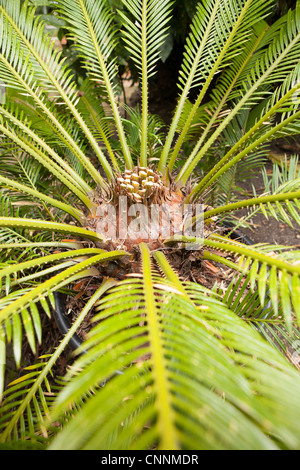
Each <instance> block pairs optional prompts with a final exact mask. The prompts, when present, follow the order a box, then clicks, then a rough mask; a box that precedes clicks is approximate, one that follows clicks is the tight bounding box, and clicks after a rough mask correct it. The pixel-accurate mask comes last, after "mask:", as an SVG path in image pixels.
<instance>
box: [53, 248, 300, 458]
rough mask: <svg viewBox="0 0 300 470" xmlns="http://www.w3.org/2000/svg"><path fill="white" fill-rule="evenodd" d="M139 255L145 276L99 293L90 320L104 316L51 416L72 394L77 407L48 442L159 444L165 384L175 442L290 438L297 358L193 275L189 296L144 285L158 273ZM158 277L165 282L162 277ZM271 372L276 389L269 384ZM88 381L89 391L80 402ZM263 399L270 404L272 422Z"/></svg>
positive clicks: (213, 445) (268, 443)
mask: <svg viewBox="0 0 300 470" xmlns="http://www.w3.org/2000/svg"><path fill="white" fill-rule="evenodd" d="M142 249H143V248H142ZM145 256H146V255H145V253H144V269H145V271H144V278H143V279H128V280H126V281H122V282H121V283H120V284H119V285H118V286H117V287H114V288H113V289H112V290H111V291H110V292H108V293H107V295H106V296H105V298H103V299H101V301H100V303H99V314H98V315H97V316H96V317H95V321H97V322H99V321H100V324H98V325H97V326H95V327H94V329H93V330H92V331H91V333H90V337H89V339H88V340H87V341H86V342H85V344H84V346H85V347H86V350H87V352H86V354H85V355H84V356H81V357H80V358H79V359H78V360H77V362H76V364H75V366H76V367H75V370H74V372H70V373H69V376H68V383H67V385H66V387H65V388H64V390H63V391H62V392H61V393H60V394H59V395H58V397H57V399H56V401H55V403H54V408H53V414H52V419H59V417H60V416H62V415H63V413H64V412H65V410H67V409H69V408H70V407H71V408H72V407H75V406H76V403H77V402H80V403H81V406H80V409H79V410H78V411H77V412H76V414H75V415H74V416H73V418H72V419H71V420H67V421H66V422H64V426H63V430H62V431H61V432H60V433H59V434H58V435H57V436H56V437H55V438H54V440H53V442H52V444H51V445H50V448H51V449H103V448H106V449H111V450H113V449H145V448H151V447H153V446H155V448H160V449H163V448H164V447H162V446H163V443H164V442H165V441H164V435H163V434H162V433H163V432H164V427H165V426H166V425H167V422H165V423H162V422H161V420H160V418H161V416H162V413H163V410H162V409H161V405H160V402H159V400H160V399H161V398H162V396H161V392H162V391H163V393H164V394H166V395H168V399H169V400H170V403H171V404H172V415H173V416H174V418H173V419H171V421H170V422H169V423H170V426H171V427H172V428H171V429H170V431H172V435H174V437H175V439H176V442H177V447H178V448H179V449H203V448H205V449H208V448H209V449H220V448H222V449H229V448H230V449H234V448H239V449H241V448H243V449H246V448H252V449H253V448H255V449H258V448H260V449H272V448H274V449H275V448H276V447H277V445H278V440H277V438H278V437H279V436H280V441H283V442H284V443H285V445H287V447H290V446H291V447H293V446H295V445H296V441H295V438H296V436H297V433H296V434H295V433H293V432H291V431H292V429H294V428H293V424H292V422H294V423H295V421H294V419H293V418H292V416H294V412H295V413H299V410H298V408H299V406H298V404H297V403H298V401H297V393H293V395H292V398H291V400H292V401H293V403H294V405H296V410H293V406H292V404H291V402H289V401H288V396H289V389H288V388H289V387H288V384H289V383H290V384H292V383H293V381H294V379H295V378H297V384H298V382H299V378H298V375H297V373H296V372H295V370H294V369H293V367H292V366H291V365H289V364H288V363H287V362H286V360H285V359H284V358H283V357H282V356H281V355H280V353H279V352H278V351H276V350H274V349H273V348H272V347H271V346H270V345H268V344H267V343H266V342H265V341H263V340H262V339H261V337H260V335H259V334H258V333H257V332H255V331H254V329H253V328H252V327H251V326H249V325H247V324H246V323H245V322H244V321H243V320H240V319H237V317H236V315H235V314H233V313H232V312H230V311H229V310H228V309H227V308H226V307H224V305H222V304H221V303H220V302H219V301H217V300H215V299H213V298H212V297H211V298H209V297H207V296H206V295H204V294H203V293H202V294H201V293H200V292H199V290H198V288H197V286H196V285H194V284H193V283H191V284H189V290H187V291H186V292H189V294H190V293H191V292H192V293H193V295H192V297H190V299H193V300H190V299H185V297H184V296H183V295H181V293H179V292H178V293H177V294H176V293H175V292H174V290H173V287H172V286H174V284H173V283H172V282H171V283H170V284H169V291H168V289H166V290H161V289H159V287H158V288H155V287H153V286H152V287H151V284H149V283H148V282H147V285H145V281H146V279H148V276H151V275H152V276H153V275H154V274H153V273H154V271H152V269H151V264H150V260H149V258H147V260H148V261H146V260H145ZM160 262H161V263H163V264H164V261H163V260H162V259H160ZM163 264H162V265H163ZM166 271H167V272H169V268H168V267H167V266H166ZM151 272H152V274H151ZM170 275H171V277H172V276H173V274H171V273H170ZM155 278H156V280H158V278H157V276H155ZM149 282H150V280H149ZM161 282H162V283H163V284H164V285H165V286H166V280H161ZM176 283H178V280H177V281H176ZM124 299H126V302H125V300H124ZM133 305H135V308H132V306H133ZM149 307H150V311H149V310H148V309H149ZM152 315H153V316H154V318H153V319H149V317H151V316H152ZM221 318H222V319H223V320H222V322H221V324H220V319H221ZM141 320H142V323H141ZM152 320H153V322H154V323H153V324H152V323H151V322H152ZM148 322H150V324H149V323H148ZM151 325H152V326H151ZM154 325H156V326H155V327H154V330H153V329H152V328H153V326H154ZM157 328H158V329H157ZM155 331H156V332H157V333H155ZM155 337H157V340H158V342H156V340H155ZM240 343H242V344H240ZM227 346H228V347H227ZM212 351H213V352H212ZM269 352H270V353H271V356H270V355H269ZM116 356H117V357H118V358H119V360H118V361H117V362H116V361H115V357H116ZM254 357H255V359H254ZM266 357H268V362H266V361H265V358H266ZM120 358H122V360H120ZM159 363H160V368H167V371H166V375H164V377H165V378H166V380H167V381H166V382H165V381H162V382H160V383H159V384H158V383H157V382H156V381H158V380H159V377H158V376H157V370H156V367H157V365H158V364H159ZM241 364H242V365H243V366H242V367H240V365H241ZM277 381H280V382H279V383H280V384H281V388H280V393H277V392H278V389H276V392H275V389H274V384H275V383H277ZM104 384H105V386H103V385H104ZM158 387H159V388H158ZM297 387H298V385H296V388H297ZM275 388H276V387H275ZM91 389H93V392H94V394H93V396H92V397H90V399H89V400H88V401H87V402H82V398H83V397H84V396H85V395H86V393H87V392H88V391H89V390H91ZM294 391H295V389H294ZM112 395H113V396H114V398H115V399H114V400H112V399H111V397H112ZM220 395H222V397H221V396H220ZM133 397H134V398H133ZM261 400H263V404H262V403H261ZM100 403H101V406H100ZM286 406H287V408H288V409H287V408H286ZM95 408H97V409H98V410H99V412H98V413H97V415H95V413H94V412H93V410H95ZM266 408H268V411H269V412H270V411H271V410H272V413H270V415H269V413H268V416H270V417H271V418H270V419H268V423H266V421H265V416H266ZM100 410H101V411H100ZM167 411H168V409H166V410H164V412H165V413H167ZM285 413H287V414H285ZM229 416H230V417H231V419H230V418H229ZM289 416H290V418H291V419H289ZM83 422H84V423H85V426H84V427H83V426H82V425H81V423H83ZM233 423H235V425H234V426H233ZM266 426H267V427H266ZM229 427H230V428H229ZM79 429H80V432H78V430H79ZM243 429H244V431H243ZM246 429H247V430H248V431H247V432H246ZM275 429H276V432H275V434H276V437H277V438H275V439H273V431H275ZM220 430H221V431H220ZM208 431H209V435H207V432H208ZM265 432H266V433H267V434H268V437H266V435H265ZM165 449H169V447H166V448H165Z"/></svg>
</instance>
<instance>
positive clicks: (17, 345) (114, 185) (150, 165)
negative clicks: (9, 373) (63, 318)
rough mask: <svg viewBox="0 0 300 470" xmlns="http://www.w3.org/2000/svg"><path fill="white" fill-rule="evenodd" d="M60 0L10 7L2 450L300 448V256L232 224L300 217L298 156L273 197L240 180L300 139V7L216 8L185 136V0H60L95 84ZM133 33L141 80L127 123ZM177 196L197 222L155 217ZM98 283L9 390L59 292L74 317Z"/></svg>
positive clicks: (4, 11)
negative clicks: (163, 96) (122, 80)
mask: <svg viewBox="0 0 300 470" xmlns="http://www.w3.org/2000/svg"><path fill="white" fill-rule="evenodd" d="M41 3H42V2H34V1H29V0H25V1H20V0H0V18H1V22H0V43H1V52H0V80H1V86H2V89H3V90H5V93H4V94H3V95H2V104H1V106H0V131H1V160H0V172H1V173H0V175H1V176H0V183H1V206H0V207H1V217H0V237H1V240H0V242H1V245H0V246H1V270H0V278H1V300H0V302H1V312H0V335H1V337H0V369H1V378H0V384H1V387H0V389H1V390H0V392H1V396H2V404H1V417H0V427H1V437H0V440H1V442H2V445H3V444H4V443H5V445H8V446H15V447H16V446H23V447H25V448H26V447H29V446H30V447H32V446H33V447H37V448H50V449H69V448H70V449H152V450H153V449H160V450H161V449H171V450H173V449H278V448H279V449H299V448H300V425H299V423H300V400H299V396H300V376H299V367H298V368H297V360H298V357H299V356H298V352H299V347H298V348H297V345H299V340H298V338H299V334H298V326H297V325H300V310H299V309H300V268H299V261H298V260H299V252H298V251H297V250H296V249H295V248H294V249H293V248H292V247H284V246H277V245H275V246H274V245H272V246H270V245H248V244H245V243H243V240H241V239H239V240H236V239H234V238H232V236H230V233H228V230H227V231H226V229H225V228H224V223H225V222H226V221H227V222H228V220H231V222H234V220H236V219H234V217H230V215H231V214H233V215H234V211H236V210H238V209H240V208H248V209H249V211H256V212H258V211H260V212H262V213H263V214H264V215H265V216H266V217H267V218H268V217H275V218H277V219H278V220H281V221H283V222H284V223H287V224H289V225H291V226H294V227H295V226H296V225H297V224H299V222H300V217H299V207H300V205H299V201H298V198H299V195H300V180H299V178H298V174H297V166H296V163H297V161H296V159H294V160H292V161H291V162H290V166H289V168H288V166H287V165H286V166H283V168H282V171H278V169H276V170H274V176H273V178H272V179H271V180H268V178H267V177H266V178H265V181H266V191H265V192H264V194H261V195H257V194H254V195H253V197H252V198H250V199H242V200H238V199H237V197H236V196H235V195H234V194H235V193H234V192H233V190H232V189H233V188H234V181H235V180H236V177H237V175H239V176H241V175H242V174H244V175H245V174H247V172H249V171H250V170H249V169H251V168H254V167H259V166H261V165H262V162H263V161H264V159H265V157H266V155H267V152H268V144H269V142H270V141H271V140H273V139H276V138H279V137H285V136H291V135H295V134H297V133H298V132H299V128H300V126H299V124H300V119H299V118H300V110H299V99H298V95H299V89H300V68H299V54H300V2H299V1H298V2H297V5H296V8H295V9H294V10H291V11H289V12H288V13H287V14H286V15H285V16H284V17H282V18H281V19H279V20H278V21H277V22H276V23H274V24H271V25H268V23H267V19H268V16H269V15H270V14H271V13H272V9H273V8H274V3H276V2H274V1H273V0H234V1H233V0H202V1H199V3H198V4H197V8H196V9H195V14H194V17H193V20H192V23H191V27H190V33H189V35H188V37H187V39H186V46H185V51H184V54H183V60H182V66H181V68H180V70H179V71H178V101H177V105H176V109H175V111H174V114H173V117H172V122H171V124H170V126H169V127H168V128H167V131H166V133H165V134H163V133H162V130H161V128H160V121H159V120H158V118H157V117H155V116H151V115H150V114H149V103H148V88H149V85H150V86H151V79H152V77H153V75H154V74H155V71H156V66H157V62H158V60H159V58H160V51H161V48H162V46H163V44H164V41H166V40H167V35H168V25H169V22H170V18H171V16H172V1H170V0H122V6H123V7H122V11H116V10H114V9H113V8H112V5H114V2H111V1H108V0H56V1H53V2H45V3H47V4H50V3H52V7H53V14H55V15H57V16H58V17H59V18H61V20H62V21H63V24H64V29H65V30H66V31H68V37H69V38H72V40H73V43H74V47H75V48H76V50H77V53H78V56H79V58H80V61H81V64H82V67H83V68H84V70H85V77H84V79H81V80H80V79H78V77H76V79H75V77H74V76H73V75H72V72H71V71H70V70H69V69H68V67H67V65H66V63H65V61H64V60H63V59H62V53H61V52H60V51H59V49H57V48H56V47H55V45H54V42H53V40H52V38H51V37H50V36H48V35H47V34H46V33H45V25H44V23H43V22H42V21H41V20H40V18H39V17H38V16H37V15H36V13H35V4H41ZM116 15H118V22H117V23H116V22H115V18H116ZM120 21H121V23H122V25H123V26H122V30H121V31H120V30H119V28H117V27H116V24H119V22H120ZM121 42H122V43H123V44H124V45H125V47H126V48H127V50H128V52H129V54H130V57H131V59H132V60H133V62H134V63H135V66H136V67H137V70H138V72H139V77H140V87H141V106H140V110H139V109H138V108H137V109H133V110H130V109H128V108H127V109H126V113H127V115H126V119H125V118H124V115H123V114H122V109H121V107H120V104H119V101H118V90H119V83H118V74H117V55H116V47H117V46H118V44H120V43H121ZM192 91H193V96H196V98H195V99H193V100H191V99H189V98H190V96H191V93H192ZM124 201H125V202H124ZM163 206H164V208H166V210H165V212H164V214H165V215H166V213H169V214H170V213H172V212H173V213H174V214H173V215H174V218H175V220H177V219H178V220H180V221H181V222H180V224H179V226H180V227H181V228H182V227H183V226H184V230H181V231H180V233H179V232H177V231H176V230H175V229H174V227H173V228H172V230H170V233H168V234H165V232H164V231H162V232H161V231H157V226H158V225H159V224H158V223H157V224H155V223H154V225H152V226H151V230H150V229H149V224H147V223H145V224H144V225H143V224H142V223H141V217H140V214H141V213H143V215H144V219H143V218H142V221H143V223H144V222H145V220H146V221H149V220H148V218H147V217H148V215H150V214H151V215H152V216H153V217H154V215H155V211H154V210H153V208H155V209H157V210H158V212H159V210H160V209H161V208H162V207H163ZM186 207H188V208H189V211H185V212H184V217H181V215H182V214H181V213H182V210H183V209H186ZM134 211H135V212H134ZM138 214H139V215H138ZM135 216H136V217H135ZM160 216H162V213H161V214H160ZM225 219H226V220H225ZM124 220H125V222H126V223H127V225H126V223H125V226H123V225H122V224H123V222H124ZM156 220H159V219H156ZM121 221H122V224H121V223H120V222H121ZM128 221H130V224H129V225H128ZM199 221H200V222H201V224H199ZM117 227H118V230H116V228H117ZM124 227H125V228H124ZM195 227H197V230H198V229H199V227H200V228H201V230H200V231H197V230H196V231H195ZM163 228H165V227H163ZM138 229H140V230H138ZM152 230H153V231H152ZM137 232H138V233H139V235H138V236H137ZM141 234H142V235H144V237H143V236H141ZM178 259H181V260H184V261H185V262H186V263H187V264H185V263H182V262H181V263H178ZM183 265H185V266H187V269H186V270H185V271H184V269H183ZM208 269H209V271H208ZM205 273H206V274H205ZM207 273H209V276H208V275H207ZM91 286H93V289H92V288H91ZM88 287H89V288H88ZM78 289H79V291H78ZM82 292H83V294H84V299H85V305H84V306H83V307H81V308H78V309H77V312H76V316H75V318H74V319H73V322H71V323H72V325H71V326H70V329H69V331H68V332H67V333H66V335H65V336H64V337H63V336H62V339H61V342H60V343H59V344H55V345H53V350H51V351H44V352H45V353H44V354H43V355H42V356H41V357H39V358H37V359H36V361H35V362H34V363H32V364H30V365H29V366H27V367H25V370H23V371H22V372H21V373H20V374H19V376H18V378H16V379H15V380H14V381H13V382H11V383H10V384H9V385H6V381H5V357H6V350H7V347H8V349H9V350H10V349H11V350H12V351H13V355H14V358H15V362H16V365H17V367H19V366H20V365H21V364H22V366H23V368H24V363H23V362H22V360H23V354H22V352H23V349H22V341H23V343H24V341H27V342H28V344H29V345H30V347H31V350H32V352H33V353H34V354H36V352H37V346H38V344H39V343H42V344H43V339H44V335H45V332H43V330H42V327H41V324H42V318H43V316H44V315H45V313H46V314H47V315H48V316H51V315H52V314H53V311H55V310H57V303H58V300H59V299H60V300H61V298H60V297H59V296H58V295H60V294H59V293H62V294H64V295H65V296H66V299H67V300H66V310H67V309H68V305H70V302H72V305H76V302H77V301H78V299H79V298H80V296H79V294H81V295H83V294H82ZM88 295H89V296H88ZM72 297H73V298H72ZM70 299H71V300H70ZM68 302H69V303H68ZM91 312H92V313H93V315H94V316H93V318H92V328H91V330H90V331H89V333H88V334H87V336H86V338H85V340H84V342H83V343H82V344H81V346H80V347H79V350H77V351H76V352H75V358H72V361H71V360H70V363H69V365H68V367H67V371H66V373H65V375H64V376H57V375H56V373H55V371H56V370H57V369H56V368H55V365H56V364H57V362H58V360H59V358H60V356H61V355H62V354H63V352H64V351H65V350H66V347H67V346H68V344H69V342H70V340H71V338H74V335H75V334H76V332H77V333H78V332H79V330H80V328H81V326H82V325H83V324H84V321H85V318H86V317H87V316H88V315H89V314H90V313H91ZM23 336H24V338H26V339H24V338H23ZM286 345H287V346H288V347H289V346H292V349H290V357H289V358H287V357H286V355H285V354H283V351H284V350H285V348H286ZM289 359H290V360H289ZM25 366H26V364H25Z"/></svg>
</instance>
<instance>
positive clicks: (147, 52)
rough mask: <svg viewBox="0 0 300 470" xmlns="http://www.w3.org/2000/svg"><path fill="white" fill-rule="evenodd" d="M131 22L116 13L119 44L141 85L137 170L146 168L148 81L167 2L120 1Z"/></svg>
mask: <svg viewBox="0 0 300 470" xmlns="http://www.w3.org/2000/svg"><path fill="white" fill-rule="evenodd" d="M122 2H123V4H124V5H125V7H126V8H127V9H128V10H129V12H130V14H131V15H132V19H131V18H130V17H129V16H128V15H125V14H124V13H123V12H121V11H120V12H119V14H120V15H121V18H122V20H123V25H124V31H123V40H124V41H125V44H126V48H127V50H128V51H129V53H130V56H131V58H132V60H133V62H134V63H135V65H136V66H137V68H138V70H139V75H140V79H141V84H142V116H143V119H142V129H141V133H142V138H141V140H142V142H141V156H140V164H141V166H146V165H147V135H148V133H147V123H148V80H149V78H150V77H152V76H153V75H154V74H155V65H156V63H157V61H158V59H159V57H160V47H161V46H162V44H163V43H164V40H165V39H166V36H167V34H166V31H167V29H168V22H169V20H170V8H171V5H172V2H171V1H170V0H150V1H149V0H138V1H136V0H122Z"/></svg>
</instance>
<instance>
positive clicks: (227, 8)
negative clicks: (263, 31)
mask: <svg viewBox="0 0 300 470" xmlns="http://www.w3.org/2000/svg"><path fill="white" fill-rule="evenodd" d="M270 4H271V2H261V1H253V0H247V1H245V0H241V1H238V2H228V4H227V2H223V1H222V0H220V1H217V2H213V1H210V0H207V1H205V2H204V3H203V4H202V3H201V4H199V5H198V7H197V13H196V14H195V15H194V17H193V22H192V25H191V33H190V36H189V37H188V38H187V41H186V52H185V54H184V60H183V65H182V69H181V71H180V75H181V76H180V77H179V81H180V82H181V85H182V93H181V96H180V99H179V102H178V105H177V108H176V113H175V116H174V118H173V120H172V124H171V127H170V131H169V134H168V137H167V139H166V143H165V147H164V150H163V153H162V156H161V159H160V162H159V169H160V171H164V170H165V167H166V164H167V160H168V158H169V156H168V153H169V151H170V147H171V143H172V140H173V138H174V134H175V130H176V127H177V123H178V120H179V118H180V115H181V112H182V108H183V105H184V102H185V100H186V98H187V96H188V93H189V91H190V89H191V88H193V87H195V86H200V92H199V94H198V97H197V100H196V102H195V104H194V106H193V108H192V110H191V113H190V117H189V119H188V123H189V124H190V122H191V120H192V119H193V117H194V116H195V112H196V110H197V109H198V107H199V106H200V104H201V103H202V101H203V98H204V96H205V94H206V92H207V90H208V87H209V85H210V83H211V82H212V80H213V78H214V76H215V75H216V74H217V73H219V72H221V71H222V69H223V68H224V67H225V66H226V64H228V62H231V61H234V59H235V56H236V55H239V54H241V53H242V52H243V44H244V42H246V38H248V37H249V34H251V27H252V26H253V25H254V24H255V23H256V22H257V21H259V20H261V19H262V18H263V17H264V16H266V15H267V14H268V13H269V11H270V7H271V5H270ZM237 44H238V47H236V45H237ZM187 128H188V124H187V126H186V127H185V128H184V129H183V136H184V134H185V133H186V131H187ZM181 143H182V140H180V141H179V145H181ZM178 151H179V146H178V147H177V148H176V151H175V153H174V155H173V157H172V160H171V168H172V167H173V164H174V160H175V158H176V156H177V153H178Z"/></svg>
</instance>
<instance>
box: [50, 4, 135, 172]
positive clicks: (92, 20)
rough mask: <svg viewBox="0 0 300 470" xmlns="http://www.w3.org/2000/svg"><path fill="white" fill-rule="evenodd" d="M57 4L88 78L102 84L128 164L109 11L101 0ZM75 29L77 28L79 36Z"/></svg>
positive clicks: (128, 166)
mask: <svg viewBox="0 0 300 470" xmlns="http://www.w3.org/2000/svg"><path fill="white" fill-rule="evenodd" d="M58 4H59V11H60V14H61V16H62V18H63V19H64V20H65V21H66V23H67V25H68V29H69V31H70V34H71V37H75V38H76V48H77V49H78V51H79V53H80V55H81V56H82V58H83V61H84V66H85V67H86V68H87V70H88V72H89V74H90V77H91V79H93V80H95V81H99V82H100V84H102V85H103V86H104V89H105V93H106V94H107V100H108V102H109V103H110V106H111V109H112V112H113V115H114V119H115V124H116V127H117V131H118V135H119V139H120V142H121V145H122V149H123V155H124V159H125V162H126V166H127V168H132V160H131V156H130V152H129V150H128V146H127V142H126V137H125V134H124V129H123V126H122V122H121V118H120V114H119V110H118V106H117V103H116V96H115V89H114V82H115V79H116V73H117V69H116V63H115V60H114V59H113V58H112V57H111V52H112V50H113V48H114V46H115V41H116V38H115V30H114V29H113V26H112V13H111V12H110V11H109V10H108V9H107V7H106V5H105V2H104V1H103V0H100V1H98V2H97V4H95V3H94V2H93V1H92V0H71V1H69V2H68V4H66V3H65V2H63V1H59V2H58ZM78 30H80V31H81V34H80V35H79V36H78V35H77V32H78Z"/></svg>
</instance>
